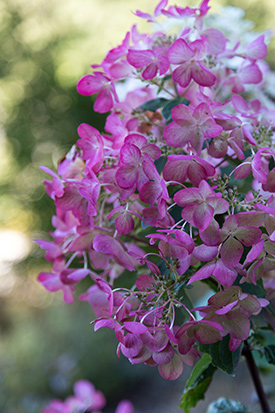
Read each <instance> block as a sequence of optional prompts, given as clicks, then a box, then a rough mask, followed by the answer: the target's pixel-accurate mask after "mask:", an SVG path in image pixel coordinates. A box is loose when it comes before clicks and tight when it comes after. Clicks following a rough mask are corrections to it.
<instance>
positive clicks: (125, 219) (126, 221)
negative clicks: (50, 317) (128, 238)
mask: <svg viewBox="0 0 275 413" xmlns="http://www.w3.org/2000/svg"><path fill="white" fill-rule="evenodd" d="M115 227H116V230H117V232H118V233H119V234H122V235H124V234H128V233H129V232H131V231H133V229H134V227H135V222H134V220H133V218H132V217H131V215H130V214H129V213H127V212H126V213H124V214H121V215H119V216H118V217H117V218H116V220H115Z"/></svg>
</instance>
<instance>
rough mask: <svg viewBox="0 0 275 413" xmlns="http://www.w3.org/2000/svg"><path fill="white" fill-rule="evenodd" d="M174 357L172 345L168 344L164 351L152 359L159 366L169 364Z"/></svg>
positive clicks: (154, 355) (154, 354)
mask: <svg viewBox="0 0 275 413" xmlns="http://www.w3.org/2000/svg"><path fill="white" fill-rule="evenodd" d="M173 356H174V349H173V347H172V346H171V344H170V343H168V344H167V346H166V347H165V348H164V349H163V350H162V351H159V352H157V353H156V352H155V353H153V354H152V358H153V360H154V361H155V362H156V363H157V364H167V363H169V361H170V360H171V359H172V358H173Z"/></svg>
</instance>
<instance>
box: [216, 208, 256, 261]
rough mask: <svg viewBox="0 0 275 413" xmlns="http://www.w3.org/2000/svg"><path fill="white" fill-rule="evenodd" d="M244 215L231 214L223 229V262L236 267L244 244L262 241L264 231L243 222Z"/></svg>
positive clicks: (247, 245) (248, 244) (248, 245)
mask: <svg viewBox="0 0 275 413" xmlns="http://www.w3.org/2000/svg"><path fill="white" fill-rule="evenodd" d="M242 218H243V216H242V215H239V214H236V215H229V216H228V217H227V218H226V220H225V222H224V224H223V227H222V229H221V240H222V241H224V242H223V244H222V246H221V250H220V253H221V259H222V261H223V263H224V264H225V265H226V266H227V267H229V268H234V267H235V266H236V265H237V264H238V263H239V261H240V259H241V257H242V254H243V245H242V244H244V245H245V246H246V247H250V246H252V245H254V244H257V242H259V241H260V238H261V235H262V231H261V230H260V229H259V228H256V227H253V226H250V225H244V224H242V220H243V219H242Z"/></svg>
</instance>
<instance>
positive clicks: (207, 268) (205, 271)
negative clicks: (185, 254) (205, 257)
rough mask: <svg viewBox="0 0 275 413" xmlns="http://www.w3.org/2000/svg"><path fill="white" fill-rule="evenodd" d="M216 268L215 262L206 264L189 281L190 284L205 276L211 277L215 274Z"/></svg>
mask: <svg viewBox="0 0 275 413" xmlns="http://www.w3.org/2000/svg"><path fill="white" fill-rule="evenodd" d="M214 269H215V264H213V263H209V264H206V265H204V266H203V267H202V268H201V269H200V270H199V271H197V272H196V273H195V274H194V275H193V276H192V277H191V278H190V280H189V281H188V285H189V284H191V283H192V282H194V281H198V280H204V279H205V278H208V277H210V276H211V275H213V271H214Z"/></svg>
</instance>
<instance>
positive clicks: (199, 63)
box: [37, 0, 275, 380]
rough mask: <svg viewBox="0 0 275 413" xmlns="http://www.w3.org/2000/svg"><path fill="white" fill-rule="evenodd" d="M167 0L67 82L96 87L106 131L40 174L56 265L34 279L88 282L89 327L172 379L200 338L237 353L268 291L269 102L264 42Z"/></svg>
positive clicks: (92, 134) (67, 295)
mask: <svg viewBox="0 0 275 413" xmlns="http://www.w3.org/2000/svg"><path fill="white" fill-rule="evenodd" d="M167 3H168V2H167V1H165V0H162V1H161V2H160V3H159V4H158V5H157V7H156V10H155V13H154V15H153V16H150V15H148V14H147V13H142V12H139V11H137V12H136V14H137V16H139V17H141V18H144V19H146V20H148V21H151V22H155V23H158V21H159V19H162V22H161V26H159V25H158V26H157V27H158V29H157V32H155V33H153V34H147V33H145V34H142V33H139V32H138V30H137V28H136V26H134V27H133V28H132V29H131V30H130V31H129V32H128V33H127V34H126V36H125V38H124V40H123V42H122V43H121V44H120V45H119V46H117V47H115V48H113V49H111V50H110V51H109V52H108V53H107V55H106V57H105V58H104V59H103V61H102V63H101V64H100V65H97V66H95V67H94V68H95V70H94V71H93V73H92V74H88V75H86V76H84V77H83V78H82V79H80V81H79V82H78V85H77V89H78V92H79V93H81V94H83V95H86V96H88V95H94V94H97V95H96V99H95V103H94V110H95V111H97V112H99V113H106V116H107V117H106V124H105V130H104V131H103V132H99V131H98V130H97V129H95V128H93V127H92V126H90V125H88V124H85V123H83V124H81V125H80V126H79V128H78V135H79V138H80V139H79V140H78V141H77V148H78V149H76V148H73V149H72V150H71V151H70V152H69V154H68V155H67V156H66V157H65V158H64V159H62V160H61V161H60V163H59V165H58V169H57V173H55V172H53V171H51V170H50V169H48V168H45V167H42V169H43V170H44V172H46V173H47V174H48V175H50V177H51V179H50V180H45V182H44V183H45V186H46V192H47V194H48V195H49V196H50V197H51V198H52V199H53V201H54V203H55V206H56V216H54V217H53V226H54V230H53V231H52V232H51V236H52V241H45V240H38V241H37V242H38V244H39V245H40V246H41V247H42V248H44V249H45V250H46V254H45V257H46V259H47V260H48V261H50V262H51V263H52V265H53V267H52V271H51V272H42V273H40V274H39V277H38V280H39V282H41V284H42V285H44V287H45V288H46V289H47V290H48V291H51V292H56V291H58V290H61V291H62V292H63V296H64V300H65V302H67V303H71V302H72V301H73V300H74V292H75V286H76V284H78V283H79V282H80V281H81V280H82V279H84V278H86V279H89V280H90V286H89V288H88V289H87V291H84V292H83V293H82V294H81V296H80V300H82V301H84V300H85V301H88V303H89V304H90V305H91V306H92V308H93V310H94V313H95V315H96V320H95V322H94V325H95V330H97V329H99V328H101V327H108V328H110V329H113V330H114V331H115V334H116V337H117V339H118V341H119V344H118V355H119V354H120V353H122V354H124V355H125V357H127V358H129V360H130V362H131V363H133V364H137V363H143V362H144V363H146V364H148V365H151V366H158V369H159V372H160V374H161V375H162V376H163V377H164V378H167V379H171V380H172V379H175V378H177V377H179V375H180V374H181V373H182V369H183V363H186V364H189V365H192V364H193V362H194V360H195V359H196V357H197V356H199V353H198V345H197V344H198V343H200V344H205V345H208V344H213V343H216V342H218V341H221V340H223V339H224V337H225V336H227V335H229V337H230V341H229V346H230V350H231V351H234V350H236V349H238V348H239V347H240V346H241V344H242V342H243V340H246V339H248V337H249V334H250V317H251V316H252V315H256V314H258V313H259V312H260V310H261V308H262V307H265V306H267V305H268V301H267V299H266V298H263V297H264V296H266V297H267V298H268V299H273V298H274V278H275V265H274V258H275V236H274V231H275V218H274V216H275V200H274V193H275V150H274V138H275V135H274V132H275V131H274V120H275V105H274V102H272V100H269V99H268V97H267V95H266V94H265V87H266V82H267V80H265V79H264V76H265V75H266V72H267V71H268V67H267V65H266V64H264V63H263V60H264V58H265V56H266V53H267V48H266V44H265V41H264V36H263V35H260V36H258V37H257V36H256V35H255V36H254V39H253V40H252V41H251V42H250V43H246V44H242V39H240V40H241V41H240V42H237V43H236V44H233V45H232V44H231V43H230V40H231V37H230V33H228V32H226V34H224V33H222V31H221V30H220V29H219V28H218V25H217V27H215V26H211V27H209V26H208V23H207V22H209V21H210V22H211V23H212V24H213V25H214V24H215V22H217V20H215V19H213V20H208V9H209V6H208V3H209V1H208V0H204V1H203V2H202V3H201V5H200V6H199V8H190V7H186V8H181V7H168V6H167ZM187 17H188V18H187ZM159 27H161V28H162V29H161V31H160V30H159ZM166 28H167V32H166ZM227 30H228V28H227ZM234 30H235V29H234ZM232 38H233V39H234V38H235V35H234V36H233V33H232ZM122 274H124V276H123V277H120V276H121V275H122ZM125 279H127V282H126V284H127V285H128V287H129V284H130V283H132V284H133V287H132V288H131V287H130V288H124V287H122V286H120V285H119V283H120V280H125ZM259 280H261V289H260V291H261V294H260V295H259V296H257V292H258V291H259V290H258V289H257V288H256V286H257V287H259V286H258V285H257V282H258V283H259ZM195 281H204V282H205V283H207V284H208V285H209V286H210V287H212V286H213V285H214V289H215V291H214V292H213V294H212V296H211V298H210V299H209V300H208V303H206V305H205V306H203V307H200V308H198V309H196V311H198V312H199V313H200V319H199V320H197V319H196V316H195V314H197V313H196V312H195V311H194V308H193V305H192V303H191V300H190V298H189V297H188V294H187V290H188V289H189V288H191V287H192V285H193V283H194V282H195ZM86 285H88V283H86ZM245 286H246V287H245ZM247 286H248V287H247ZM253 287H255V289H254V290H255V291H256V292H255V294H248V293H246V292H245V291H247V290H249V291H254V290H253ZM259 288H260V287H259ZM180 309H181V310H183V312H184V315H185V317H184V320H183V321H182V317H178V316H177V314H178V312H179V311H180ZM178 320H181V321H178ZM234 320H235V321H234ZM177 323H178V324H177Z"/></svg>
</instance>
